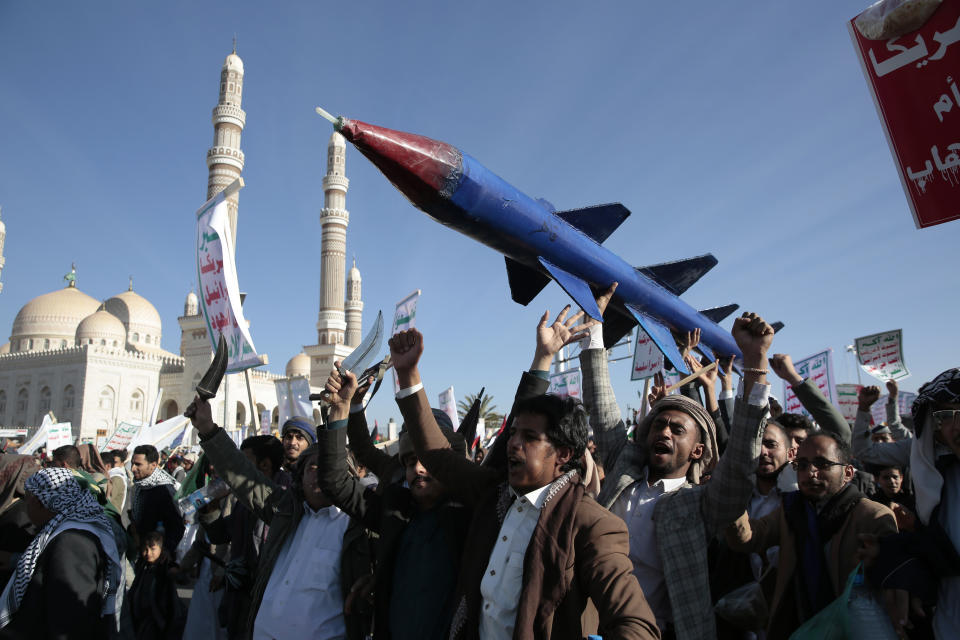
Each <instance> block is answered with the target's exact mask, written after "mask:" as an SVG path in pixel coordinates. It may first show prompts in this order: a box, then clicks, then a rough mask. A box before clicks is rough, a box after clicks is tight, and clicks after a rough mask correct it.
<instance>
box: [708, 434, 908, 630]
mask: <svg viewBox="0 0 960 640" xmlns="http://www.w3.org/2000/svg"><path fill="white" fill-rule="evenodd" d="M850 458H851V456H850V448H849V445H847V444H846V442H844V441H841V440H839V439H838V438H837V437H836V436H834V435H833V434H831V433H827V432H820V433H816V434H814V435H812V436H809V437H808V438H807V439H806V440H804V441H803V444H801V445H800V450H799V451H798V452H797V457H796V459H795V460H794V462H793V465H794V467H795V468H796V470H797V478H798V483H799V486H800V490H799V491H795V492H792V493H787V494H784V496H783V501H782V504H781V506H780V507H779V508H778V509H777V510H776V511H773V512H772V513H770V514H768V515H766V516H764V517H763V518H760V519H757V520H751V519H749V518H748V517H747V514H744V515H743V516H741V517H740V519H738V520H737V521H736V522H735V523H734V524H733V525H731V526H730V527H729V528H728V529H727V532H726V538H727V544H729V545H730V547H731V548H733V549H734V550H737V551H752V552H756V553H763V552H764V551H765V550H766V549H768V548H770V547H773V546H776V545H780V555H779V564H778V567H779V568H778V570H777V582H776V587H775V588H774V594H773V600H772V601H771V602H770V621H769V624H768V625H767V635H768V638H770V640H777V639H779V638H788V637H789V636H790V634H791V633H793V631H794V630H796V628H797V627H799V626H800V625H801V624H802V623H803V622H804V621H806V620H808V619H809V618H811V617H812V616H813V615H815V614H816V613H817V612H818V611H820V610H821V609H823V608H824V607H825V606H827V605H828V604H830V602H832V601H833V600H834V599H835V598H836V597H837V596H838V595H839V594H840V592H841V591H842V590H843V587H844V586H845V584H846V581H847V577H848V576H849V575H850V572H851V571H853V570H854V569H855V568H856V566H857V564H858V562H859V559H858V554H857V549H858V548H859V546H860V539H859V536H860V535H862V534H871V535H875V536H877V537H883V536H887V535H891V534H894V533H896V532H897V524H896V520H895V519H894V515H893V512H892V511H890V509H888V508H887V507H885V506H883V505H881V504H879V503H877V502H874V501H872V500H869V499H868V498H866V497H865V496H864V495H863V494H862V493H861V492H860V491H859V489H857V488H856V487H855V486H854V485H853V484H851V483H850V481H851V480H852V479H853V475H854V472H855V470H854V467H853V465H852V464H851V463H850Z"/></svg>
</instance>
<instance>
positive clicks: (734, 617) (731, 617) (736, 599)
mask: <svg viewBox="0 0 960 640" xmlns="http://www.w3.org/2000/svg"><path fill="white" fill-rule="evenodd" d="M713 609H714V611H716V613H717V615H718V616H720V617H721V618H723V619H724V620H726V621H727V622H729V623H730V624H732V625H734V626H736V627H737V628H738V629H741V630H743V631H759V630H761V629H766V627H767V620H768V618H769V617H770V610H769V608H768V607H767V599H766V598H765V597H763V587H761V586H760V583H759V582H757V581H756V580H754V581H753V582H748V583H747V584H745V585H743V586H742V587H737V588H736V589H734V590H733V591H731V592H730V593H728V594H727V595H725V596H723V597H722V598H720V599H719V600H717V604H716V605H714V607H713Z"/></svg>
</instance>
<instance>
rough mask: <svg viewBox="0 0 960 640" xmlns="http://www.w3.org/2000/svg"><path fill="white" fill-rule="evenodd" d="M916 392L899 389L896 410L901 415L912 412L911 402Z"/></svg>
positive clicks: (907, 414) (914, 398)
mask: <svg viewBox="0 0 960 640" xmlns="http://www.w3.org/2000/svg"><path fill="white" fill-rule="evenodd" d="M916 399H917V394H915V393H914V392H912V391H901V392H900V393H899V394H898V395H897V411H899V412H900V415H901V416H909V415H910V414H911V413H912V412H913V403H914V401H915V400H916Z"/></svg>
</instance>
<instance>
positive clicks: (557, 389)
mask: <svg viewBox="0 0 960 640" xmlns="http://www.w3.org/2000/svg"><path fill="white" fill-rule="evenodd" d="M547 393H552V394H554V395H557V396H560V397H562V398H568V397H569V398H577V399H580V398H581V395H580V370H579V369H573V370H571V371H561V372H560V373H554V374H551V376H550V387H549V388H548V389H547Z"/></svg>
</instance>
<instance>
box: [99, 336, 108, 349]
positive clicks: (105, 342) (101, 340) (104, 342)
mask: <svg viewBox="0 0 960 640" xmlns="http://www.w3.org/2000/svg"><path fill="white" fill-rule="evenodd" d="M100 345H101V346H104V347H105V346H107V340H106V338H100Z"/></svg>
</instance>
